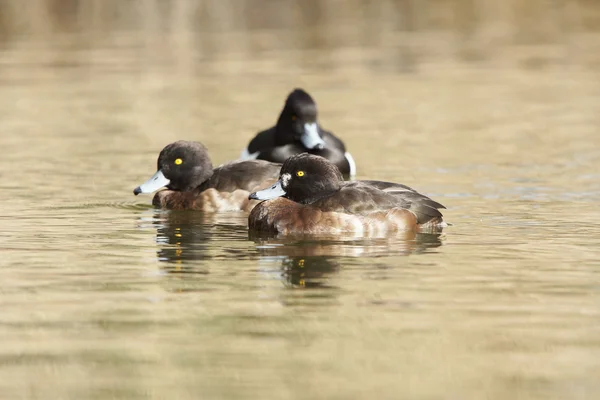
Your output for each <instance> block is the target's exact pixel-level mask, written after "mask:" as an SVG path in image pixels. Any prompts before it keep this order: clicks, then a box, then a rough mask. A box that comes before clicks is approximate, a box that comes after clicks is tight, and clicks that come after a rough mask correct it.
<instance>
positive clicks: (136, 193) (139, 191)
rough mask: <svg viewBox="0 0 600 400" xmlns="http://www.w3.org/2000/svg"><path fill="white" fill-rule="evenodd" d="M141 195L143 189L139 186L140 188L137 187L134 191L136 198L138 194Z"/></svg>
mask: <svg viewBox="0 0 600 400" xmlns="http://www.w3.org/2000/svg"><path fill="white" fill-rule="evenodd" d="M140 193H142V189H141V188H140V187H139V186H138V187H136V188H135V189H133V194H134V195H136V196H137V195H138V194H140Z"/></svg>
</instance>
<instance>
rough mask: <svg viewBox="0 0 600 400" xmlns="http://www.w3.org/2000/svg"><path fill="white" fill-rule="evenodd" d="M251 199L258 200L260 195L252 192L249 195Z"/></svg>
mask: <svg viewBox="0 0 600 400" xmlns="http://www.w3.org/2000/svg"><path fill="white" fill-rule="evenodd" d="M248 199H249V200H258V196H257V195H256V192H254V193H250V196H248Z"/></svg>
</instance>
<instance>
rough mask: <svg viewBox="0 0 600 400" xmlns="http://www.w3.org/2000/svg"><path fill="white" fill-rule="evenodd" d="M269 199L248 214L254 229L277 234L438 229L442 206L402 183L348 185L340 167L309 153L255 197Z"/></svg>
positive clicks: (286, 166)
mask: <svg viewBox="0 0 600 400" xmlns="http://www.w3.org/2000/svg"><path fill="white" fill-rule="evenodd" d="M277 196H282V197H283V198H280V199H274V200H270V201H265V202H263V203H261V204H259V205H258V207H256V208H255V209H254V210H253V211H252V213H251V214H250V216H249V219H248V224H249V226H250V228H251V229H255V230H258V231H268V232H276V233H338V232H343V231H349V232H355V233H366V234H380V233H383V232H384V231H385V232H388V231H398V230H415V231H423V230H439V229H440V228H442V227H443V226H445V223H444V222H443V218H442V213H441V212H440V211H439V209H440V208H445V207H444V206H443V205H441V204H440V203H438V202H436V201H434V200H432V199H430V198H429V197H427V196H425V195H423V194H420V193H418V192H417V191H416V190H414V189H412V188H410V187H408V186H405V185H401V184H397V183H392V182H382V181H354V182H344V181H343V180H342V175H341V173H340V172H339V170H338V169H337V168H336V167H335V165H333V164H331V163H330V162H328V161H327V160H325V159H323V158H321V157H316V156H313V155H310V154H306V153H304V154H299V155H296V156H293V157H290V158H289V159H288V160H287V161H286V162H285V163H284V164H283V166H282V167H281V172H280V174H279V180H278V181H277V183H275V184H274V185H273V186H272V187H271V188H269V189H265V190H263V191H259V192H256V193H252V194H251V195H250V198H251V199H258V200H268V199H273V198H275V197H277Z"/></svg>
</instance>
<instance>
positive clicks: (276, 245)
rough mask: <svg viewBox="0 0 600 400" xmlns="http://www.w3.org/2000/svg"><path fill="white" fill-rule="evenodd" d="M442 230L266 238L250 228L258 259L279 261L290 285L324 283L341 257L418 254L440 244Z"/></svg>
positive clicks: (341, 262) (339, 266)
mask: <svg viewBox="0 0 600 400" xmlns="http://www.w3.org/2000/svg"><path fill="white" fill-rule="evenodd" d="M441 237H442V234H421V233H418V234H415V233H414V232H406V233H405V234H404V236H400V237H398V236H394V237H390V238H385V239H381V238H379V239H355V238H347V239H344V238H343V237H323V238H321V237H320V238H318V239H316V238H314V237H307V238H297V239H296V240H294V239H290V238H289V237H286V238H279V239H276V238H269V237H268V236H265V235H263V234H256V233H253V232H251V233H250V238H251V239H252V240H254V242H255V243H256V249H257V250H258V252H259V254H260V256H261V260H263V261H266V262H273V261H275V262H277V263H281V267H280V268H281V272H282V278H283V280H284V282H285V283H287V284H289V285H291V286H294V287H303V288H314V287H327V276H328V275H331V274H332V273H334V272H337V271H338V270H339V269H340V268H342V267H343V258H342V257H386V256H393V255H410V254H419V253H424V252H426V251H429V250H430V249H433V248H436V247H439V246H441V245H442V241H441Z"/></svg>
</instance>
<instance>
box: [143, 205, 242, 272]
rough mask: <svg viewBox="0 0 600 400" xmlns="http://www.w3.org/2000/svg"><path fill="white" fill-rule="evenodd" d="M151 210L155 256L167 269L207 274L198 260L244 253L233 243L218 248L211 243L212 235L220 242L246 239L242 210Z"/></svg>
mask: <svg viewBox="0 0 600 400" xmlns="http://www.w3.org/2000/svg"><path fill="white" fill-rule="evenodd" d="M153 213H154V215H153V220H152V223H153V226H154V227H155V228H156V243H157V245H158V250H157V258H158V260H159V261H161V262H163V263H166V265H163V268H164V270H165V271H166V272H178V273H201V274H206V273H208V271H207V270H206V269H205V267H204V265H203V264H202V263H198V261H208V260H212V259H219V258H227V259H236V258H238V259H239V258H243V257H246V256H247V255H246V254H245V253H244V252H243V251H241V250H238V249H235V247H234V246H228V247H227V248H225V249H220V248H218V247H219V246H216V245H215V243H214V241H215V238H216V240H220V241H222V240H225V241H227V240H240V238H242V239H244V238H245V236H246V227H245V226H244V225H243V224H242V223H240V222H243V221H245V214H243V213H223V214H218V213H217V214H208V213H202V212H194V211H165V210H153ZM211 242H212V243H211ZM215 247H217V248H215Z"/></svg>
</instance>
